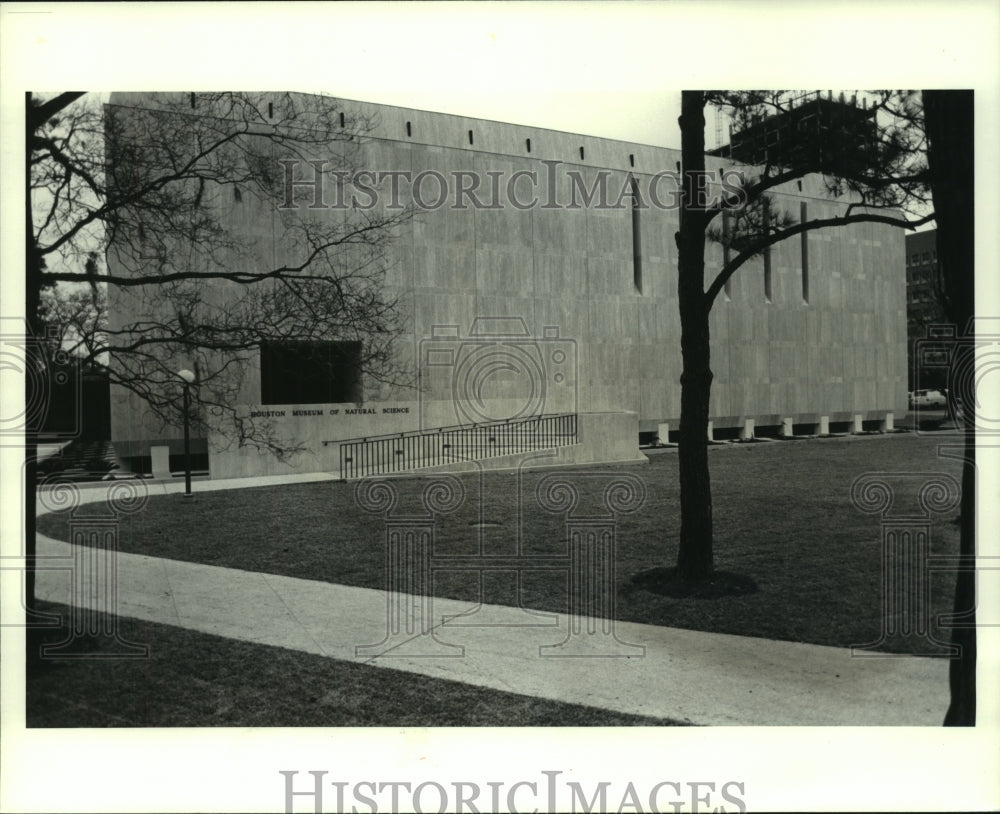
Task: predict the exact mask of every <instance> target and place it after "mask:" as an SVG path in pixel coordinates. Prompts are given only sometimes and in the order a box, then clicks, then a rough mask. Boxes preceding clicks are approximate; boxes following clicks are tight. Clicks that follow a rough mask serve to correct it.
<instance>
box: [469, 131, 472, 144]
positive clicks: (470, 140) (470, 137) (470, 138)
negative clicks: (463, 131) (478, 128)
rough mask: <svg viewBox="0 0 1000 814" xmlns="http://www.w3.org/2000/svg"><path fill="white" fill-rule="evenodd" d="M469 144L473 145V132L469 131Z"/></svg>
mask: <svg viewBox="0 0 1000 814" xmlns="http://www.w3.org/2000/svg"><path fill="white" fill-rule="evenodd" d="M469 144H472V131H471V130H470V131H469Z"/></svg>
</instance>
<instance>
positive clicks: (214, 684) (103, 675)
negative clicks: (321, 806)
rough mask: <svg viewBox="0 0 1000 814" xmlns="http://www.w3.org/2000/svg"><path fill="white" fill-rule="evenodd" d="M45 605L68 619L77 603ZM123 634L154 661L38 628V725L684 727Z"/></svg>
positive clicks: (260, 649) (31, 719)
mask: <svg viewBox="0 0 1000 814" xmlns="http://www.w3.org/2000/svg"><path fill="white" fill-rule="evenodd" d="M40 609H41V610H43V611H48V612H61V613H63V618H66V613H67V611H68V609H67V608H66V607H65V606H60V605H55V604H51V603H40ZM121 632H122V634H123V636H124V637H125V638H126V639H128V640H130V641H134V642H144V643H147V644H149V645H150V657H149V659H142V660H139V659H128V660H123V659H101V658H84V659H80V658H77V659H51V658H50V659H41V658H39V657H38V656H37V654H38V645H40V644H42V643H43V642H52V643H55V642H59V641H61V640H63V639H64V638H65V634H64V633H62V632H60V631H57V630H45V631H33V634H40V635H32V637H31V638H32V648H31V653H32V655H33V657H32V658H29V661H28V669H29V680H28V682H27V699H26V704H27V706H26V721H27V725H28V726H29V727H39V728H43V727H65V726H83V727H133V726H135V727H163V726H199V727H200V726H241V727H246V726H373V725H374V726H392V727H401V726H410V727H418V726H421V727H422V726H669V725H674V724H675V722H673V721H669V720H664V719H659V718H650V717H645V716H639V715H626V714H623V713H617V712H610V711H608V710H603V709H596V708H594V707H587V706H582V705H578V704H565V703H560V702H557V701H548V700H545V699H541V698H532V697H529V696H524V695H517V694H515V693H509V692H501V691H499V690H491V689H484V688H482V687H474V686H471V685H468V684H461V683H459V682H455V681H448V680H445V679H437V678H427V677H425V676H420V675H415V674H411V673H404V672H400V671H398V670H390V669H384V668H378V667H369V666H367V665H362V664H354V663H351V662H345V661H335V660H333V659H328V658H323V657H322V656H314V655H310V654H307V653H299V652H296V651H292V650H285V649H284V648H281V647H269V646H266V645H259V644H250V643H247V642H241V641H237V640H234V639H224V638H220V637H218V636H210V635H208V634H204V633H195V632H193V631H190V630H184V629H182V628H176V627H170V626H166V625H157V624H152V623H148V622H141V621H138V620H135V619H122V620H121ZM92 644H93V646H94V648H95V655H97V654H98V653H99V652H100V648H99V647H98V646H97V644H96V643H92ZM249 665H252V669H248V666H249Z"/></svg>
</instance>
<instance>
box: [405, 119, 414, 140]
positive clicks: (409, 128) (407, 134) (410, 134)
mask: <svg viewBox="0 0 1000 814" xmlns="http://www.w3.org/2000/svg"><path fill="white" fill-rule="evenodd" d="M412 135H413V128H412V127H410V123H409V122H407V123H406V136H407V138H409V137H410V136H412Z"/></svg>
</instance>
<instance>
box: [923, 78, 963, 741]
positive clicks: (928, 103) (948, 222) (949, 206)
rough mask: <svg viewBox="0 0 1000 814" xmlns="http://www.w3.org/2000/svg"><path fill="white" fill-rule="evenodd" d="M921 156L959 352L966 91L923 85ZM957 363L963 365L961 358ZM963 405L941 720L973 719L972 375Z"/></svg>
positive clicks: (957, 723) (956, 723) (955, 723)
mask: <svg viewBox="0 0 1000 814" xmlns="http://www.w3.org/2000/svg"><path fill="white" fill-rule="evenodd" d="M923 103H924V116H925V124H926V128H927V140H928V148H927V163H928V166H929V168H930V171H931V191H932V193H933V197H934V211H935V213H936V215H937V226H938V231H937V255H938V262H939V263H940V264H941V275H942V279H943V282H944V290H945V303H944V305H945V312H946V313H947V315H948V319H949V320H951V321H952V322H954V323H955V325H956V328H957V329H958V331H959V332H960V333H961V332H963V331H966V329H969V331H970V333H969V334H967V335H965V336H964V337H963V339H962V340H960V342H961V345H960V348H959V352H960V354H969V353H972V352H974V351H973V347H972V346H973V342H974V339H973V336H972V335H971V320H972V317H973V316H974V315H975V265H974V263H975V230H974V222H975V212H974V210H973V203H974V195H973V192H974V189H973V188H974V176H973V166H974V158H973V147H974V142H973V136H974V122H975V115H974V110H975V108H974V97H973V93H972V91H971V90H970V91H955V90H946V91H929V90H927V91H924V92H923ZM963 367H964V366H963ZM956 384H961V383H960V382H954V381H949V386H950V388H951V390H952V392H953V393H954V392H955V390H956V389H958V388H956ZM962 389H966V390H967V396H966V398H965V403H964V405H963V407H964V413H965V416H964V419H963V422H964V425H965V455H964V461H963V465H962V503H961V513H962V514H961V543H960V551H961V554H962V556H963V558H964V560H965V562H966V565H965V567H964V568H962V569H961V570H960V571H959V572H958V577H957V580H956V583H955V612H956V613H960V614H962V615H963V618H962V624H963V625H967V626H966V627H956V628H953V629H952V643H953V644H956V645H958V646H959V647H960V648H961V651H960V653H961V655H960V656H958V657H957V658H954V659H952V661H951V664H950V665H949V684H950V688H951V703H950V705H949V707H948V712H947V714H946V715H945V719H944V724H945V726H975V724H976V628H975V622H976V617H975V607H976V573H975V570H974V569H973V563H974V562H975V555H976V438H975V402H974V399H972V398H969V397H968V396H969V395H970V394H974V393H975V383H974V382H970V383H968V384H967V388H962Z"/></svg>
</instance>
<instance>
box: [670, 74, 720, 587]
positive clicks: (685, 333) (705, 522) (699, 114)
mask: <svg viewBox="0 0 1000 814" xmlns="http://www.w3.org/2000/svg"><path fill="white" fill-rule="evenodd" d="M680 129H681V166H682V168H683V171H684V187H683V189H684V201H683V204H682V206H681V210H680V228H679V231H678V232H677V235H676V241H677V295H678V299H679V303H680V317H681V357H682V368H681V426H680V433H679V445H678V450H677V452H678V459H679V467H680V486H681V538H680V548H679V550H678V552H677V569H676V573H677V576H678V577H680V578H681V579H689V580H698V579H707V578H709V577H710V576H712V572H713V570H714V560H713V554H712V486H711V481H710V478H709V472H708V405H709V396H710V394H711V387H712V369H711V354H710V346H709V341H708V340H709V329H708V314H709V311H708V307H707V305H706V298H705V228H706V225H707V221H706V220H705V213H704V206H703V202H702V201H700V200H699V197H698V181H699V177H700V176H699V173H703V172H704V170H705V96H704V94H703V93H702V92H701V91H684V92H683V93H682V95H681V117H680Z"/></svg>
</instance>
